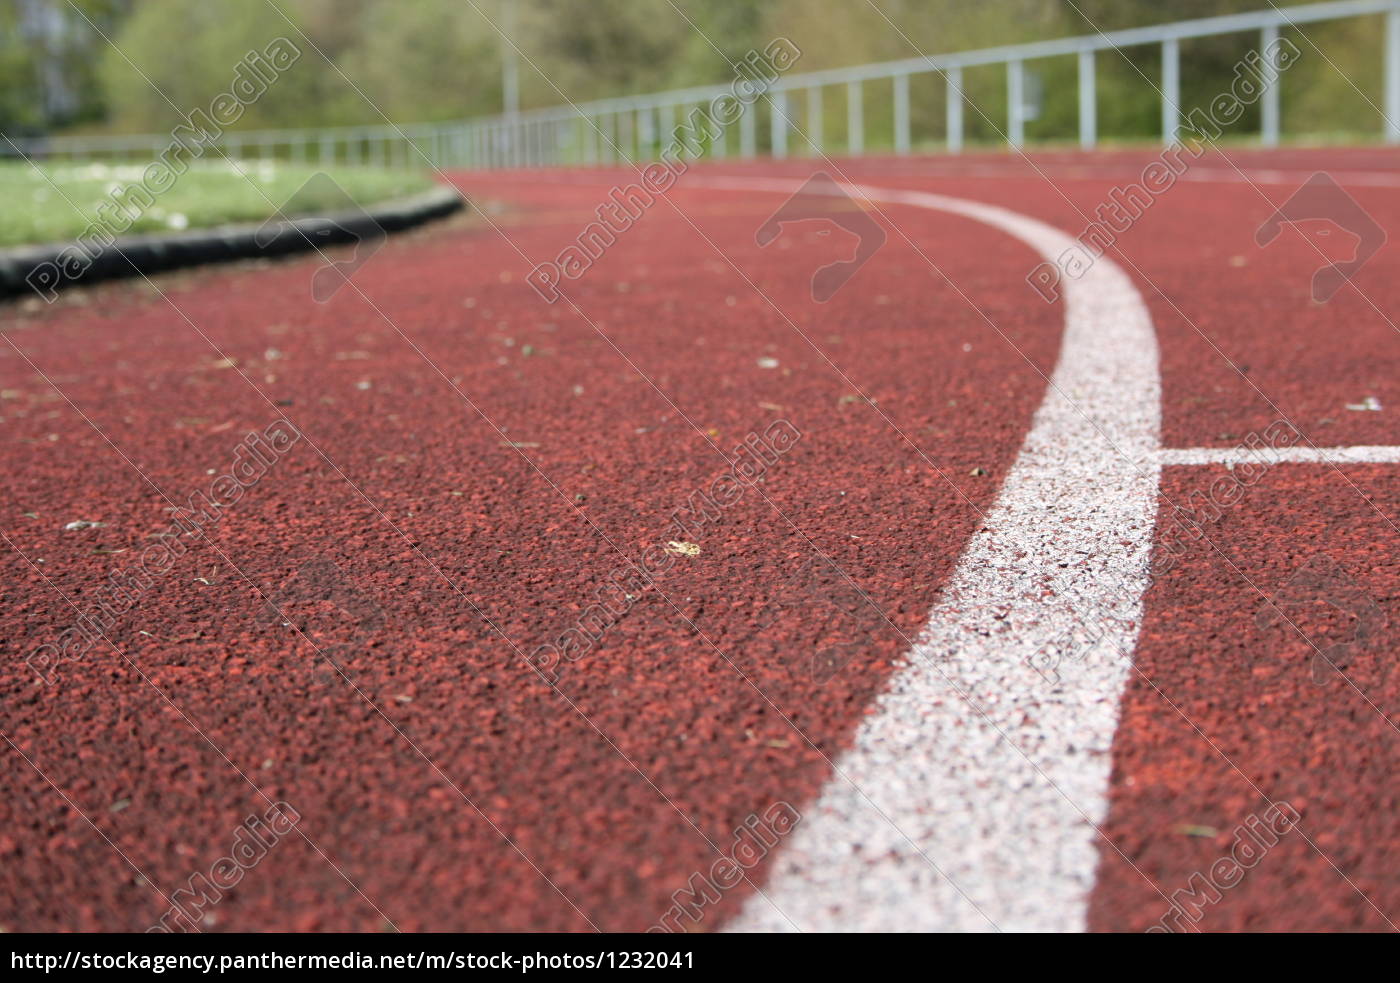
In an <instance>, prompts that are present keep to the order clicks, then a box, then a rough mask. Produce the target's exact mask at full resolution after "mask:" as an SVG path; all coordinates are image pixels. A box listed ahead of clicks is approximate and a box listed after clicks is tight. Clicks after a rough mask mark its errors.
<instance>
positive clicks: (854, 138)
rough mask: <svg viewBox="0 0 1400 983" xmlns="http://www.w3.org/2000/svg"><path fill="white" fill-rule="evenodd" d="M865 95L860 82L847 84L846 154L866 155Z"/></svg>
mask: <svg viewBox="0 0 1400 983" xmlns="http://www.w3.org/2000/svg"><path fill="white" fill-rule="evenodd" d="M864 96H865V94H864V93H863V92H862V91H861V84H860V83H859V82H847V83H846V153H848V154H850V155H851V156H852V157H859V156H860V155H861V154H863V153H865V102H864Z"/></svg>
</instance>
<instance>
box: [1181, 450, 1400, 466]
mask: <svg viewBox="0 0 1400 983" xmlns="http://www.w3.org/2000/svg"><path fill="white" fill-rule="evenodd" d="M1157 460H1158V461H1159V462H1160V463H1161V464H1162V466H1163V467H1176V466H1178V465H1203V464H1241V463H1243V462H1246V461H1249V462H1253V463H1267V464H1400V447H1367V446H1364V445H1360V446H1356V447H1282V448H1278V447H1261V448H1260V449H1259V450H1257V451H1254V450H1251V449H1249V448H1248V447H1172V448H1166V449H1163V450H1160V451H1158V452H1157Z"/></svg>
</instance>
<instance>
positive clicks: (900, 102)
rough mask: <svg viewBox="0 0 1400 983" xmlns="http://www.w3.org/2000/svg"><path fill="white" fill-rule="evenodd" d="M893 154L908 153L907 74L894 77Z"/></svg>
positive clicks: (903, 73) (902, 73)
mask: <svg viewBox="0 0 1400 983" xmlns="http://www.w3.org/2000/svg"><path fill="white" fill-rule="evenodd" d="M894 152H895V153H897V154H900V155H904V154H907V153H909V74H908V73H907V72H900V73H899V74H898V75H896V76H895V77H894Z"/></svg>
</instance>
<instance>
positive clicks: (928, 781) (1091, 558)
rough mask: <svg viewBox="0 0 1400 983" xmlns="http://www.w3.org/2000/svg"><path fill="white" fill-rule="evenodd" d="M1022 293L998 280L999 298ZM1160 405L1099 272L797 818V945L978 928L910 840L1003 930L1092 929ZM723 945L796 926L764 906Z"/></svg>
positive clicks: (1135, 324) (1054, 239)
mask: <svg viewBox="0 0 1400 983" xmlns="http://www.w3.org/2000/svg"><path fill="white" fill-rule="evenodd" d="M693 183H697V184H698V183H702V182H700V181H696V182H693ZM703 183H704V184H705V185H706V186H712V187H723V188H728V189H731V190H763V191H779V192H787V193H791V192H792V191H794V190H796V188H797V187H798V184H797V183H795V182H791V181H772V180H763V179H755V180H739V179H734V180H731V179H715V180H706V181H704V182H703ZM846 190H847V191H848V192H849V193H851V194H853V195H855V196H857V197H860V196H864V197H866V198H869V199H872V200H879V201H885V202H890V203H894V204H900V205H911V206H914V207H917V208H927V209H932V210H935V211H941V212H950V213H953V214H956V215H960V216H963V217H966V218H970V219H973V220H975V221H979V222H983V223H986V224H987V225H990V226H993V227H994V228H997V229H1000V230H1002V231H1004V232H1006V233H1008V234H1009V235H1011V236H1014V237H1015V238H1017V239H1020V240H1021V241H1022V242H1024V243H1026V244H1027V245H1029V246H1030V247H1031V248H1032V249H1033V250H1035V252H1036V253H1038V254H1039V255H1040V256H1041V257H1042V258H1044V259H1047V260H1053V258H1054V257H1055V256H1057V255H1059V254H1060V253H1061V252H1063V251H1064V250H1065V249H1068V248H1070V247H1071V246H1072V245H1073V239H1072V238H1071V237H1070V236H1069V235H1067V234H1065V233H1064V232H1061V231H1059V230H1058V229H1055V228H1053V227H1051V226H1049V225H1046V224H1044V223H1042V222H1039V221H1037V220H1035V219H1031V218H1027V217H1025V216H1023V215H1019V214H1017V213H1015V212H1012V211H1009V210H1007V209H1004V208H998V207H995V206H991V205H985V204H981V203H978V202H972V201H966V200H962V199H957V198H948V197H945V196H942V195H934V194H925V193H921V192H914V191H897V190H886V189H881V188H873V187H864V186H847V188H846ZM857 276H859V274H857ZM1018 277H1019V274H1017V273H1015V271H1011V272H1010V273H1008V287H1009V288H1010V287H1014V286H1017V285H1019V278H1018ZM1029 302H1031V301H1029V300H1028V303H1029ZM1160 391H1161V386H1160V379H1159V375H1158V368H1157V340H1156V337H1155V335H1154V333H1153V328H1152V320H1151V317H1150V315H1149V314H1148V311H1147V307H1146V305H1145V304H1144V303H1143V300H1142V297H1141V296H1140V295H1139V293H1138V291H1137V289H1136V288H1135V287H1134V286H1133V284H1132V281H1131V280H1130V279H1129V278H1128V276H1127V274H1126V273H1124V272H1123V270H1122V269H1120V268H1119V267H1118V266H1117V265H1115V264H1114V263H1112V262H1110V261H1108V259H1107V257H1100V258H1099V260H1098V261H1097V262H1096V263H1095V264H1094V265H1093V267H1091V268H1090V270H1089V271H1088V272H1087V273H1086V274H1084V276H1083V277H1081V278H1080V279H1078V280H1075V281H1073V282H1072V283H1070V284H1069V288H1068V290H1067V291H1066V293H1065V329H1064V336H1063V339H1062V341H1061V349H1060V358H1059V363H1058V365H1057V366H1056V369H1055V372H1054V376H1053V379H1052V384H1051V386H1050V387H1049V389H1048V390H1047V392H1046V395H1045V398H1044V401H1043V402H1042V404H1041V406H1040V408H1039V409H1038V410H1037V411H1036V413H1035V416H1034V418H1033V420H1032V424H1031V429H1030V433H1029V434H1028V436H1027V438H1026V441H1025V444H1024V445H1023V447H1022V448H1021V450H1020V452H1019V454H1018V456H1017V458H1016V461H1015V463H1014V465H1013V466H1012V468H1011V471H1010V473H1009V474H1008V475H1007V477H1006V481H1005V483H1004V485H1003V486H1002V489H1001V492H1000V494H999V497H998V499H997V501H996V503H995V504H994V505H993V507H992V508H991V509H990V510H989V511H988V512H987V516H986V521H985V523H984V525H983V528H982V529H981V530H980V531H979V532H978V533H977V534H976V535H975V536H974V537H973V539H972V541H971V542H970V543H969V545H968V547H967V549H966V551H965V552H964V554H963V556H962V559H961V560H960V561H959V563H958V566H957V568H956V570H955V571H954V573H953V575H952V577H951V579H950V581H949V583H948V584H947V586H946V587H945V588H944V589H943V592H942V600H940V601H939V603H938V604H937V606H936V607H935V608H934V609H933V612H932V614H931V615H930V617H929V621H928V624H927V626H926V628H925V629H924V631H923V632H922V634H921V635H920V637H919V639H918V641H917V642H916V644H915V646H914V648H913V650H912V651H911V652H910V654H909V656H908V657H907V659H906V661H905V664H904V666H903V667H902V668H901V669H900V670H898V672H897V673H896V674H895V676H894V677H893V679H892V680H891V683H890V686H889V688H888V690H887V691H886V692H885V694H884V695H882V696H881V697H880V698H879V699H878V700H877V702H876V705H875V707H874V708H873V712H872V714H871V715H870V716H869V717H867V718H866V720H865V722H864V723H863V724H862V725H861V727H860V728H859V730H858V731H857V733H856V737H855V743H854V746H853V747H852V749H851V750H850V751H849V752H847V753H846V754H844V755H843V756H842V757H841V759H840V761H839V762H838V766H837V767H838V769H839V773H838V777H834V778H832V779H831V780H830V781H829V782H828V784H827V785H826V787H825V788H824V789H823V791H822V793H821V795H820V797H819V798H818V800H817V802H815V803H813V804H810V805H808V806H807V807H806V808H804V809H803V816H804V819H803V821H802V823H801V824H800V825H799V826H798V827H797V829H796V830H795V831H794V833H793V835H792V837H791V838H790V839H789V841H788V842H787V843H786V844H785V845H784V847H783V849H782V852H781V853H780V854H779V856H778V857H777V859H776V860H775V863H774V868H773V871H772V875H771V878H770V884H769V887H768V889H767V891H766V894H767V895H768V896H769V897H770V898H771V899H772V901H773V903H774V904H776V906H777V907H778V908H780V909H782V911H783V912H784V913H785V914H786V915H787V916H788V917H789V918H791V919H792V921H793V922H795V923H796V924H797V925H798V926H800V927H801V928H802V929H804V930H809V931H811V930H815V931H823V930H825V931H930V930H964V929H966V930H978V931H985V930H987V929H988V928H989V926H988V924H987V920H986V918H984V917H983V915H982V914H981V913H979V912H978V911H977V910H976V909H975V908H974V907H973V906H972V905H971V904H970V903H969V902H968V901H967V900H965V899H964V898H963V897H962V896H961V895H960V893H959V891H958V890H957V889H956V888H954V887H953V884H952V883H950V881H949V880H948V879H945V878H943V877H941V876H940V875H939V874H938V873H937V872H936V871H935V870H934V869H933V868H932V866H931V865H930V864H929V863H928V862H927V861H926V860H925V859H924V858H923V857H921V856H920V855H919V853H918V852H917V851H916V850H915V849H914V848H913V847H911V846H910V845H909V843H908V842H906V841H905V840H904V838H903V836H902V835H901V833H902V834H907V835H908V836H909V837H910V838H912V839H913V840H914V842H915V843H917V844H918V845H919V847H920V848H921V849H922V850H924V851H925V852H926V853H927V854H928V856H929V857H931V858H932V859H933V860H934V861H935V862H936V863H938V864H939V865H940V866H941V867H943V868H944V869H945V870H946V871H947V874H948V877H949V878H951V879H952V881H954V882H956V883H957V885H958V887H959V888H961V889H962V891H963V892H966V893H967V895H968V896H969V897H971V898H972V900H973V901H975V902H976V903H977V905H978V906H980V907H981V908H982V909H983V911H985V912H986V915H987V917H990V919H991V920H992V921H993V922H995V923H996V925H997V927H999V928H1001V929H1003V930H1025V931H1066V930H1080V929H1082V928H1083V927H1084V924H1085V913H1086V899H1087V895H1088V892H1089V890H1090V888H1091V887H1092V886H1093V882H1094V873H1095V869H1096V867H1097V864H1098V849H1097V847H1096V843H1095V841H1096V838H1097V835H1098V834H1097V833H1096V832H1095V829H1094V824H1096V823H1098V822H1100V821H1101V820H1102V819H1103V817H1104V815H1105V813H1106V811H1107V788H1108V778H1109V766H1110V759H1109V750H1110V745H1111V743H1112V740H1113V734H1114V730H1115V729H1116V727H1117V722H1118V704H1119V698H1120V696H1121V694H1122V692H1123V688H1124V685H1125V683H1126V680H1127V677H1128V673H1129V670H1130V667H1129V663H1128V657H1127V656H1123V655H1120V654H1118V653H1131V652H1132V651H1133V649H1134V645H1135V643H1136V640H1137V631H1138V624H1139V620H1140V614H1141V602H1142V594H1143V592H1144V590H1145V589H1146V586H1147V574H1148V561H1149V554H1150V548H1151V542H1152V527H1153V522H1154V518H1155V514H1156V497H1157V485H1158V478H1159V477H1160V473H1161V469H1160V466H1159V465H1158V464H1157V463H1156V461H1157V450H1158V435H1159V431H1160V406H1161V395H1160ZM1134 461H1139V462H1148V463H1145V464H1137V465H1135V464H1133V463H1132V462H1134ZM1086 625H1089V626H1094V625H1097V626H1099V627H1098V629H1096V630H1098V631H1101V632H1102V635H1101V636H1100V637H1099V639H1098V643H1097V644H1096V645H1092V646H1091V647H1085V646H1083V645H1082V644H1081V643H1082V642H1083V641H1084V640H1085V635H1084V626H1086ZM1052 680H1053V681H1052ZM970 704H975V706H976V708H975V709H974V708H973V706H972V705H970ZM1011 742H1015V743H1014V746H1013V745H1012V743H1011ZM840 776H844V777H840ZM852 783H854V787H853V784H852ZM856 787H858V788H859V789H860V791H859V792H857V791H856ZM863 796H869V798H870V799H871V800H872V801H873V802H874V803H875V804H876V805H878V806H879V808H880V809H881V810H883V812H884V813H885V814H886V815H887V816H888V817H889V819H890V820H893V824H894V826H893V827H892V826H891V824H890V822H889V821H887V820H886V819H885V818H884V816H882V815H881V814H880V813H879V812H877V811H876V810H875V809H873V808H871V806H870V804H869V803H867V802H866V801H865V799H864V797H863ZM894 827H897V830H896V829H895V828H894ZM727 929H728V930H729V931H791V930H792V929H793V926H792V925H791V924H789V923H788V922H787V921H784V920H783V919H780V918H777V917H775V916H774V915H773V908H772V906H770V905H769V904H767V903H766V902H761V899H760V901H755V902H751V903H749V904H748V905H746V906H745V908H744V909H743V911H741V912H740V914H739V915H738V916H737V917H736V918H735V919H734V920H733V921H732V922H731V923H730V924H729V925H728V926H727Z"/></svg>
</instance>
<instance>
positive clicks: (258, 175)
mask: <svg viewBox="0 0 1400 983" xmlns="http://www.w3.org/2000/svg"><path fill="white" fill-rule="evenodd" d="M239 168H241V172H240V170H239ZM320 171H321V169H320V168H315V167H295V166H287V165H283V164H280V163H279V164H273V163H270V162H257V161H243V162H241V163H239V164H238V165H237V166H235V165H234V164H232V163H204V162H200V163H195V164H191V165H190V168H189V170H187V171H186V172H185V173H184V174H182V175H180V176H178V177H176V178H175V181H174V183H173V184H171V185H170V186H169V187H168V188H166V189H165V190H164V191H160V192H158V193H157V192H156V191H155V188H154V186H151V185H143V184H142V177H143V174H144V172H145V165H142V164H99V163H88V164H52V165H50V164H40V165H37V166H31V165H30V164H27V163H23V162H18V163H14V162H0V202H4V207H3V208H0V248H3V247H6V246H20V245H37V244H40V243H55V242H64V241H67V240H70V239H75V238H77V236H78V235H79V234H80V233H82V232H83V231H84V230H85V229H87V228H88V227H89V226H91V225H94V224H97V225H100V226H101V227H102V228H103V229H105V230H107V231H108V232H110V233H111V234H113V235H133V234H138V233H149V232H163V231H172V230H177V231H178V230H184V229H198V228H208V227H210V226H216V225H226V224H230V223H246V222H253V223H256V222H261V221H263V220H264V219H266V218H268V217H270V216H271V215H273V214H275V213H276V212H277V210H278V209H280V208H283V206H284V205H288V203H289V202H292V199H293V195H295V200H294V202H292V203H291V204H290V205H288V207H287V208H285V209H284V213H285V214H286V215H287V217H289V218H293V217H296V216H298V215H308V214H314V213H316V212H318V211H323V210H327V209H330V210H338V209H340V208H341V207H343V205H344V199H343V198H341V197H340V195H339V194H338V193H337V188H338V189H340V190H343V191H344V192H345V194H347V195H349V196H350V198H352V199H354V201H355V202H356V203H358V204H359V205H361V206H368V205H373V204H376V203H378V202H382V201H387V200H389V199H392V198H400V197H403V196H405V195H410V194H415V193H417V192H419V191H425V190H427V189H428V188H430V187H432V184H433V182H432V180H431V179H430V178H429V177H428V176H427V175H426V174H422V173H418V172H415V171H386V170H379V169H370V168H353V167H346V168H336V169H332V170H328V171H326V172H325V173H327V174H328V175H329V176H330V177H331V178H332V180H333V182H334V183H331V182H324V181H323V182H315V183H313V184H312V185H310V186H308V187H307V188H306V189H305V190H303V189H302V186H303V185H304V184H306V182H307V180H308V179H309V178H310V177H311V176H312V175H314V174H317V173H320ZM327 191H329V192H331V193H329V194H327V193H326V192H327ZM149 199H154V200H153V202H152V203H150V204H147V203H146V202H147V201H148V200H149ZM128 221H129V223H130V224H127V222H128ZM123 226H125V227H124V228H123Z"/></svg>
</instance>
